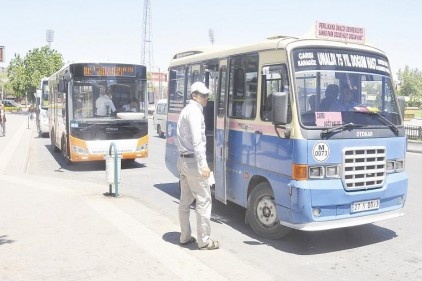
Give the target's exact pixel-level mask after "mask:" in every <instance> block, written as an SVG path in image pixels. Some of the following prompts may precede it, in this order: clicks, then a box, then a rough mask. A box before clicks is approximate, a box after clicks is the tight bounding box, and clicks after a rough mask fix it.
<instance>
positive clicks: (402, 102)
mask: <svg viewBox="0 0 422 281" xmlns="http://www.w3.org/2000/svg"><path fill="white" fill-rule="evenodd" d="M397 101H398V102H399V110H400V114H401V116H402V118H404V110H405V108H406V100H405V99H404V97H403V96H400V97H397Z"/></svg>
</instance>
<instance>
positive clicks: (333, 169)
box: [325, 165, 340, 178]
mask: <svg viewBox="0 0 422 281" xmlns="http://www.w3.org/2000/svg"><path fill="white" fill-rule="evenodd" d="M325 176H326V177H327V178H338V177H340V167H339V166H338V165H334V166H327V167H325Z"/></svg>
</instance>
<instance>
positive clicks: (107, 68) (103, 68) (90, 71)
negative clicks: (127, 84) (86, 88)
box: [83, 65, 136, 77]
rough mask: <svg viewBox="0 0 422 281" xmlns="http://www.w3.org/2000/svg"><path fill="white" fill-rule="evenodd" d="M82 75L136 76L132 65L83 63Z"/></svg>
mask: <svg viewBox="0 0 422 281" xmlns="http://www.w3.org/2000/svg"><path fill="white" fill-rule="evenodd" d="M83 76H125V77H136V69H135V67H133V66H116V65H84V66H83Z"/></svg>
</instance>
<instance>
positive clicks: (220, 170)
mask: <svg viewBox="0 0 422 281" xmlns="http://www.w3.org/2000/svg"><path fill="white" fill-rule="evenodd" d="M227 82H228V78H227V59H223V60H220V69H219V75H218V91H217V95H216V99H215V104H214V116H215V117H216V118H215V125H214V136H215V137H214V175H215V198H216V199H217V200H219V201H221V202H223V203H226V201H227V189H226V183H227V181H226V171H227V169H226V163H227V140H228V132H229V130H228V124H227V123H228V122H227V116H226V114H227V93H228V89H227V84H228V83H227Z"/></svg>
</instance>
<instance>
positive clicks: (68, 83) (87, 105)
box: [48, 63, 148, 162]
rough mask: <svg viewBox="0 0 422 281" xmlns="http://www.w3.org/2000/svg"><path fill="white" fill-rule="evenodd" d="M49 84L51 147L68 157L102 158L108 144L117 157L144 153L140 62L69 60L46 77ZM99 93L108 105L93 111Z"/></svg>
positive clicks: (143, 83)
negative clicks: (81, 61) (68, 62)
mask: <svg viewBox="0 0 422 281" xmlns="http://www.w3.org/2000/svg"><path fill="white" fill-rule="evenodd" d="M48 88H49V107H50V108H49V110H50V122H49V123H50V130H49V132H50V138H51V147H52V149H53V150H54V151H59V150H60V151H61V153H62V155H63V157H65V158H66V160H67V161H70V162H79V161H95V160H104V156H105V155H106V154H108V153H109V149H110V145H111V143H114V144H115V145H116V148H117V152H118V153H119V154H120V155H121V157H122V159H129V160H134V159H136V158H143V157H147V156H148V111H147V110H148V106H147V105H148V101H147V97H146V67H145V66H143V65H135V64H119V63H117V64H116V63H71V64H68V65H66V66H64V67H63V68H62V69H60V70H59V71H58V72H56V73H54V74H53V75H52V76H50V77H49V79H48ZM100 95H101V96H103V97H104V96H105V95H107V98H108V99H109V100H110V102H112V103H113V106H111V105H110V106H107V107H106V108H107V112H106V113H105V114H98V108H97V107H98V103H97V105H96V100H97V99H98V98H99V97H100ZM104 112H105V110H104Z"/></svg>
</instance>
